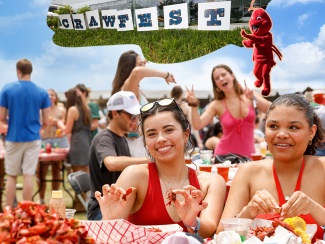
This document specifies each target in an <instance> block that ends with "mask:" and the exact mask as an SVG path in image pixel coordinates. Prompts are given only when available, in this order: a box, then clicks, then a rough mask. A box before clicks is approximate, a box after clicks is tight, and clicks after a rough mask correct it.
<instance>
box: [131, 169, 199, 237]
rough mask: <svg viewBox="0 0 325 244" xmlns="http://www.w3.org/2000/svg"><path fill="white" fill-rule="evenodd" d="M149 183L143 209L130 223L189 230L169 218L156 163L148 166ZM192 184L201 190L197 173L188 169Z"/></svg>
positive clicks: (134, 215)
mask: <svg viewBox="0 0 325 244" xmlns="http://www.w3.org/2000/svg"><path fill="white" fill-rule="evenodd" d="M148 169H149V182H148V190H147V194H146V197H145V199H144V201H143V203H142V206H141V208H140V209H139V210H138V211H137V212H136V213H134V214H130V215H129V217H128V221H130V222H131V223H133V224H136V225H166V224H179V225H180V226H182V227H183V230H184V231H187V228H186V227H185V226H184V224H183V222H178V223H175V222H174V221H173V220H172V219H171V218H170V216H169V214H168V212H167V209H166V206H165V203H164V199H163V197H164V195H165V194H163V193H162V191H161V186H160V181H159V175H158V170H157V166H156V164H155V163H149V164H148ZM188 170H189V171H188V174H189V176H188V177H189V181H190V184H191V185H192V186H194V187H196V188H197V189H200V184H199V181H198V179H197V176H196V173H195V171H194V170H193V169H192V168H188Z"/></svg>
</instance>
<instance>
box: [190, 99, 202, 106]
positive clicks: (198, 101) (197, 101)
mask: <svg viewBox="0 0 325 244" xmlns="http://www.w3.org/2000/svg"><path fill="white" fill-rule="evenodd" d="M187 104H188V106H190V107H198V106H199V105H200V100H199V99H196V102H194V103H190V102H188V103H187Z"/></svg>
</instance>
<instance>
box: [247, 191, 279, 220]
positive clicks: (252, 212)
mask: <svg viewBox="0 0 325 244" xmlns="http://www.w3.org/2000/svg"><path fill="white" fill-rule="evenodd" d="M245 208H246V210H245V212H248V215H249V217H250V218H252V219H254V218H255V217H256V216H257V215H258V214H262V213H272V212H273V210H274V209H277V208H279V205H278V203H277V202H276V200H275V199H274V197H273V196H272V195H271V194H270V193H269V192H268V191H266V190H262V191H257V192H256V193H255V195H254V196H253V197H252V199H251V200H250V201H249V203H248V204H247V206H246V207H245Z"/></svg>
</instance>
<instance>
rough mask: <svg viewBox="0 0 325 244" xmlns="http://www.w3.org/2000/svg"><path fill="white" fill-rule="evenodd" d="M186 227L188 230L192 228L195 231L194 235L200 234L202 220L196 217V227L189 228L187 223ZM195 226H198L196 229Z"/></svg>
mask: <svg viewBox="0 0 325 244" xmlns="http://www.w3.org/2000/svg"><path fill="white" fill-rule="evenodd" d="M184 225H185V226H186V227H187V228H191V229H192V230H194V233H195V234H197V233H198V232H199V229H200V227H201V222H200V219H199V218H198V217H196V218H195V224H194V226H189V225H186V224H185V223H184ZM195 225H196V227H195Z"/></svg>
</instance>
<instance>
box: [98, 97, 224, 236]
mask: <svg viewBox="0 0 325 244" xmlns="http://www.w3.org/2000/svg"><path fill="white" fill-rule="evenodd" d="M141 130H142V131H143V135H144V141H145V145H146V147H147V150H148V151H147V157H148V158H149V159H150V160H151V161H152V163H149V164H143V165H133V166H129V167H127V168H126V169H124V170H123V172H122V174H121V175H120V177H119V179H118V180H117V182H116V184H112V185H110V186H109V185H104V186H103V189H102V192H103V195H101V193H100V192H96V193H95V196H96V199H97V200H98V202H99V204H100V208H101V212H102V214H103V219H104V220H107V219H119V218H124V219H128V220H129V221H130V222H132V223H134V224H137V225H161V224H174V223H177V224H179V225H181V226H182V227H183V229H184V231H189V232H196V233H198V234H199V235H200V236H202V237H203V238H207V237H212V235H213V234H214V231H215V230H216V228H217V225H218V223H219V219H220V216H221V213H222V209H223V206H224V201H225V195H226V186H225V182H224V180H223V178H222V177H221V176H219V175H218V174H212V173H208V172H201V171H195V170H193V169H192V168H189V167H187V166H186V163H185V154H186V153H191V151H192V150H193V144H192V143H191V141H190V130H191V126H190V124H189V122H188V120H187V119H186V118H185V116H184V114H183V112H182V110H181V109H180V107H179V106H178V104H177V103H176V101H175V100H173V99H164V100H160V101H158V102H154V103H150V104H147V105H144V106H143V107H142V108H141ZM129 187H135V189H134V190H133V191H132V193H131V194H130V195H128V196H127V197H126V201H125V200H123V198H121V195H122V194H124V193H125V189H128V188H129ZM168 193H170V194H168ZM167 196H173V197H172V198H168V197H167ZM170 200H172V201H171V202H170ZM153 208H154V210H153Z"/></svg>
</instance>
